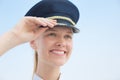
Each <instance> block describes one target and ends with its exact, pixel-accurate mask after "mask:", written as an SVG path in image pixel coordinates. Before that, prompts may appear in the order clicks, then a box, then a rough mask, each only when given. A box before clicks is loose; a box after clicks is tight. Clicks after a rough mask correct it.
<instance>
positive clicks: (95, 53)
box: [0, 0, 120, 80]
mask: <svg viewBox="0 0 120 80" xmlns="http://www.w3.org/2000/svg"><path fill="white" fill-rule="evenodd" d="M70 1H72V2H73V3H74V4H76V6H78V8H79V10H80V15H81V16H80V20H79V22H78V24H77V25H76V26H77V27H79V28H80V30H81V32H80V33H79V34H75V36H74V49H73V53H72V56H71V58H70V60H69V61H68V63H67V64H65V66H64V67H62V70H61V72H62V74H63V80H120V76H119V75H120V36H119V35H120V1H119V0H70ZM37 2H39V0H17V1H16V0H0V27H1V29H0V35H2V34H3V33H5V32H6V31H8V30H10V29H11V28H12V27H14V25H15V24H16V23H17V22H18V21H19V20H20V19H21V18H22V17H23V16H24V14H25V13H26V12H27V11H28V10H29V9H30V8H31V7H32V6H33V5H34V4H35V3H37ZM33 52H34V51H33V50H32V49H31V48H30V46H29V43H26V44H22V45H20V46H17V47H15V48H13V49H11V50H10V51H8V52H7V53H6V54H5V55H3V56H2V57H0V80H31V76H32V67H33Z"/></svg>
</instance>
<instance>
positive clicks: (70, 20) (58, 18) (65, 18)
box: [47, 16, 75, 25]
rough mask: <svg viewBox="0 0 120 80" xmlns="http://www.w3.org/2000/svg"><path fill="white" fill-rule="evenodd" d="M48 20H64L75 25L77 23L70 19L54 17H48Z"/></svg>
mask: <svg viewBox="0 0 120 80" xmlns="http://www.w3.org/2000/svg"><path fill="white" fill-rule="evenodd" d="M47 18H49V19H63V20H67V21H69V22H71V23H72V24H73V25H75V22H74V21H73V20H72V19H70V18H68V17H64V16H52V17H47Z"/></svg>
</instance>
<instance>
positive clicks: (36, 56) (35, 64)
mask: <svg viewBox="0 0 120 80" xmlns="http://www.w3.org/2000/svg"><path fill="white" fill-rule="evenodd" d="M37 65H38V53H37V51H35V53H34V66H33V75H32V80H33V78H34V74H35V72H36V70H37Z"/></svg>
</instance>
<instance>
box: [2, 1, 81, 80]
mask: <svg viewBox="0 0 120 80" xmlns="http://www.w3.org/2000/svg"><path fill="white" fill-rule="evenodd" d="M78 19H79V11H78V9H77V7H76V6H75V5H74V4H73V3H71V2H70V1H68V0H42V1H40V2H39V3H37V4H36V5H35V6H33V7H32V8H31V9H30V10H29V11H28V12H27V14H26V15H25V17H24V18H23V19H22V20H21V21H20V22H19V23H18V24H17V25H16V26H15V27H14V28H13V29H12V30H10V31H9V32H7V33H5V34H4V35H3V36H1V37H0V49H1V50H0V55H2V54H4V53H5V52H6V51H8V50H9V49H11V48H13V47H15V46H17V45H20V44H23V43H25V42H30V45H31V47H32V48H33V49H34V51H35V67H34V68H35V69H34V75H33V80H59V79H60V67H61V66H62V65H64V64H65V63H66V62H67V60H68V59H69V57H70V55H71V51H72V38H73V33H77V32H79V29H77V28H76V27H75V24H76V23H77V21H78Z"/></svg>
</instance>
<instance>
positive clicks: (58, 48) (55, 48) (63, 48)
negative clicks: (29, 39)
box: [32, 27, 73, 66]
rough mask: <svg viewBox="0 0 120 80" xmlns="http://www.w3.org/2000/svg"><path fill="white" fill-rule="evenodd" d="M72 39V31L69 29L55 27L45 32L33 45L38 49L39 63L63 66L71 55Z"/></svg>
mask: <svg viewBox="0 0 120 80" xmlns="http://www.w3.org/2000/svg"><path fill="white" fill-rule="evenodd" d="M72 37H73V32H72V29H71V28H67V27H54V28H51V29H48V30H47V31H45V32H44V33H43V35H42V36H40V37H38V38H37V39H36V40H35V41H33V43H32V44H34V46H35V47H36V48H35V49H36V51H37V53H38V58H39V59H38V60H39V62H42V63H45V64H49V65H52V66H62V65H63V64H64V63H65V62H66V61H67V60H68V58H69V57H70V55H71V51H72Z"/></svg>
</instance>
